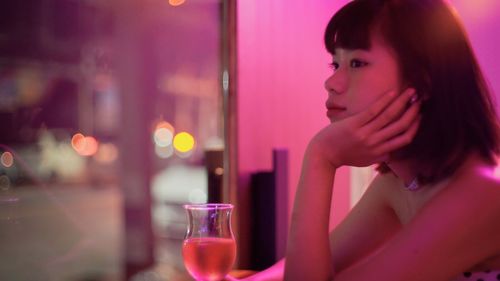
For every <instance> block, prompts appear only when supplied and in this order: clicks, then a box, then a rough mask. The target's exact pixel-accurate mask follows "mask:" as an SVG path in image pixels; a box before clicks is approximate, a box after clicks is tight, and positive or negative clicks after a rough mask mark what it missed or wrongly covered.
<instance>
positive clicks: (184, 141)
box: [174, 132, 195, 153]
mask: <svg viewBox="0 0 500 281" xmlns="http://www.w3.org/2000/svg"><path fill="white" fill-rule="evenodd" d="M194 144H195V141H194V137H193V136H192V135H191V134H189V133H187V132H181V133H178V134H177V135H175V137H174V148H175V149H176V150H177V151H178V152H181V153H186V152H189V151H191V150H193V148H194Z"/></svg>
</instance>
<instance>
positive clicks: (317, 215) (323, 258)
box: [285, 145, 336, 280]
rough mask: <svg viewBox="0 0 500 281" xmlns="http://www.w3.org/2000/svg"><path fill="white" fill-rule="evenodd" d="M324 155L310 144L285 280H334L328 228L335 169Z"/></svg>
mask: <svg viewBox="0 0 500 281" xmlns="http://www.w3.org/2000/svg"><path fill="white" fill-rule="evenodd" d="M321 153H322V151H321V150H320V149H318V148H316V147H315V146H314V145H309V147H308V149H307V150H306V153H305V156H304V161H303V166H302V172H301V177H300V180H299V185H298V187H297V193H296V195H295V203H294V207H293V212H292V221H291V225H290V234H289V237H288V246H287V253H286V265H285V280H328V279H331V278H332V277H333V268H332V256H331V253H330V246H329V236H328V235H329V234H328V230H329V229H328V227H329V216H330V202H331V197H332V185H333V181H334V178H335V171H336V169H335V167H333V166H332V165H331V164H330V163H329V162H328V161H325V160H324V157H322V154H321Z"/></svg>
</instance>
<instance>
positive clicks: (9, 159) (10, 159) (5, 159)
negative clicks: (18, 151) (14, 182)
mask: <svg viewBox="0 0 500 281" xmlns="http://www.w3.org/2000/svg"><path fill="white" fill-rule="evenodd" d="M0 162H1V163H2V165H3V166H4V167H6V168H10V167H12V165H14V156H13V155H12V153H10V152H8V151H5V152H4V153H2V156H0Z"/></svg>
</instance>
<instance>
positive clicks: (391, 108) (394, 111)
mask: <svg viewBox="0 0 500 281" xmlns="http://www.w3.org/2000/svg"><path fill="white" fill-rule="evenodd" d="M415 97H416V96H415V89H413V88H408V89H406V90H405V91H403V93H401V94H400V95H399V96H398V97H397V98H396V99H394V101H393V102H391V103H390V104H389V105H388V106H387V107H386V108H385V109H384V110H383V112H381V113H380V114H379V115H378V116H377V117H376V118H375V119H373V120H372V121H371V122H369V123H368V124H366V126H365V128H364V129H365V130H367V131H368V132H371V133H373V132H376V131H379V130H380V129H382V128H384V127H386V126H387V125H389V124H391V123H392V122H394V121H395V120H396V119H398V118H400V116H401V114H402V113H403V112H404V110H405V109H406V107H407V106H408V104H409V103H410V101H411V100H412V99H415Z"/></svg>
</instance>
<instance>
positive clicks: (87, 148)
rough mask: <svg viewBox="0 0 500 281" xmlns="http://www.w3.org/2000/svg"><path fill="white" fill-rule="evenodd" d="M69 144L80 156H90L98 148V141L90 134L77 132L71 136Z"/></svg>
mask: <svg viewBox="0 0 500 281" xmlns="http://www.w3.org/2000/svg"><path fill="white" fill-rule="evenodd" d="M71 146H72V147H73V149H74V150H75V151H76V153H78V154H80V155H82V156H92V155H94V154H96V152H97V150H98V149H99V142H97V140H96V139H95V138H94V137H92V136H84V135H83V134H80V133H77V134H75V135H74V136H73V137H72V138H71Z"/></svg>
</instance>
